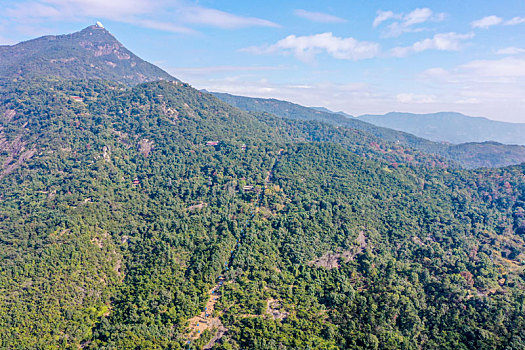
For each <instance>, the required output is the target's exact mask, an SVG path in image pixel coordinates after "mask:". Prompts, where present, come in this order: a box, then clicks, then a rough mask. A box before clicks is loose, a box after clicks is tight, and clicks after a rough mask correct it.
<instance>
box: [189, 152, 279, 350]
mask: <svg viewBox="0 0 525 350" xmlns="http://www.w3.org/2000/svg"><path fill="white" fill-rule="evenodd" d="M283 152H284V149H282V148H281V149H280V150H279V152H278V153H277V155H276V156H275V158H274V159H273V162H272V164H271V166H270V170H268V172H267V175H266V177H265V179H264V184H263V189H262V191H261V192H260V193H259V196H258V199H257V202H256V204H255V208H254V209H252V210H251V211H250V217H249V219H247V220H246V221H245V222H244V225H243V228H242V229H241V231H240V237H239V239H237V243H236V244H235V247H234V249H232V250H231V252H230V257H229V258H228V262H226V263H224V269H223V271H222V274H221V275H220V276H219V277H218V278H217V284H215V286H213V288H212V289H210V290H209V291H208V294H209V299H208V301H207V302H206V306H205V307H204V309H203V310H202V311H201V313H200V314H199V315H197V316H194V317H192V318H191V319H189V321H188V322H189V325H188V328H187V331H186V334H187V335H186V338H185V339H186V344H187V346H188V349H192V343H193V342H194V341H195V340H196V339H199V338H200V337H201V335H202V334H203V332H204V331H205V330H210V331H211V330H213V329H216V334H214V336H213V337H212V339H211V340H210V342H209V343H208V344H206V345H205V346H204V347H203V349H211V348H212V347H213V345H214V344H215V343H216V342H217V341H218V340H219V339H221V338H222V336H223V335H224V334H225V333H226V331H227V330H228V329H227V328H226V327H224V325H223V324H222V322H221V320H220V319H219V317H218V316H216V317H213V312H214V310H215V305H216V304H217V302H218V301H219V298H220V297H221V295H222V294H221V289H222V288H223V287H224V284H225V283H228V282H230V281H226V278H225V274H226V272H228V271H229V269H230V268H231V267H232V264H233V259H234V258H235V253H236V252H237V250H238V249H239V247H240V246H241V245H242V243H243V241H244V238H245V236H246V230H247V228H248V227H249V226H250V222H251V221H252V220H253V218H254V217H255V213H256V209H257V208H259V207H260V206H261V205H262V203H263V200H264V194H265V192H266V189H267V188H268V185H269V184H270V183H271V182H272V180H273V178H274V171H275V167H276V166H277V163H278V162H279V159H280V157H281V155H282V154H283Z"/></svg>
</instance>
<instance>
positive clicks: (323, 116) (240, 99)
mask: <svg viewBox="0 0 525 350" xmlns="http://www.w3.org/2000/svg"><path fill="white" fill-rule="evenodd" d="M213 94H214V95H215V96H217V97H218V98H219V99H221V100H223V101H224V102H226V103H229V104H231V105H233V106H236V107H238V108H241V109H244V110H248V111H254V112H267V113H272V114H275V115H277V116H280V117H283V118H288V119H297V120H315V121H321V122H324V123H328V124H332V125H336V126H342V127H347V128H353V129H358V130H363V131H365V132H368V133H370V134H372V135H374V136H376V137H379V138H381V139H383V140H386V141H390V142H395V143H399V144H402V145H405V146H409V147H413V148H416V149H418V150H420V151H422V152H426V153H431V154H437V155H440V156H443V157H445V158H447V159H449V160H453V161H455V162H458V163H459V164H461V165H462V166H464V167H467V168H476V167H501V166H508V165H512V164H520V163H523V162H525V147H523V146H517V145H505V144H502V143H498V142H494V141H488V142H487V141H484V142H477V143H474V142H470V143H461V144H458V145H451V144H447V143H446V142H436V141H430V140H428V139H426V138H422V137H420V136H415V135H413V134H411V133H408V132H405V131H399V130H394V129H393V128H388V127H382V126H378V125H374V124H373V123H370V122H368V121H365V120H361V119H359V118H349V117H346V116H345V115H343V114H340V113H334V112H325V110H327V109H325V108H319V107H305V106H301V105H298V104H295V103H292V102H288V101H281V100H277V99H264V98H253V97H245V96H235V95H231V94H226V93H217V92H213Z"/></svg>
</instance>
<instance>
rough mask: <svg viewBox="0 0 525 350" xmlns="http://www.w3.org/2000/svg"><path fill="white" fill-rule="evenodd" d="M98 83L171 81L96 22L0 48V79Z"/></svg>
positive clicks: (166, 74)
mask: <svg viewBox="0 0 525 350" xmlns="http://www.w3.org/2000/svg"><path fill="white" fill-rule="evenodd" d="M34 77H60V78H65V79H102V80H110V81H115V82H119V83H123V84H126V85H136V84H140V83H143V82H150V81H156V80H174V81H176V80H177V79H176V78H174V77H172V76H171V75H170V74H168V73H167V72H165V71H163V70H162V69H160V68H159V67H157V66H154V65H153V64H151V63H149V62H146V61H144V60H142V59H141V58H140V57H137V56H136V55H135V54H133V52H131V51H129V50H128V49H127V48H126V47H125V46H124V45H122V43H120V42H119V41H118V40H117V39H116V38H115V37H114V36H113V35H112V34H111V33H110V32H109V31H108V30H107V29H106V28H104V26H103V25H102V23H100V22H96V24H94V25H90V26H88V27H86V28H84V29H82V30H81V31H79V32H75V33H72V34H65V35H49V36H43V37H40V38H37V39H33V40H29V41H25V42H22V43H19V44H16V45H13V46H3V47H0V78H7V79H15V78H34Z"/></svg>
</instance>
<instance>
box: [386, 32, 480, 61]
mask: <svg viewBox="0 0 525 350" xmlns="http://www.w3.org/2000/svg"><path fill="white" fill-rule="evenodd" d="M472 37H474V34H473V33H468V34H457V33H454V32H451V33H440V34H436V35H434V36H433V37H432V38H427V39H424V40H421V41H418V42H415V43H414V44H412V45H411V46H405V47H395V48H393V49H392V50H391V54H392V56H394V57H404V56H407V55H408V54H411V53H417V52H422V51H426V50H439V51H458V50H459V49H460V48H461V46H462V44H463V41H464V40H466V39H471V38H472Z"/></svg>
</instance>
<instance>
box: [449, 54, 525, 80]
mask: <svg viewBox="0 0 525 350" xmlns="http://www.w3.org/2000/svg"><path fill="white" fill-rule="evenodd" d="M459 68H460V69H462V70H465V71H468V72H469V73H470V74H473V75H475V76H478V77H492V78H497V79H501V78H512V79H515V78H523V77H525V59H519V58H514V57H505V58H502V59H499V60H477V61H472V62H469V63H466V64H463V65H461V66H459Z"/></svg>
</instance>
